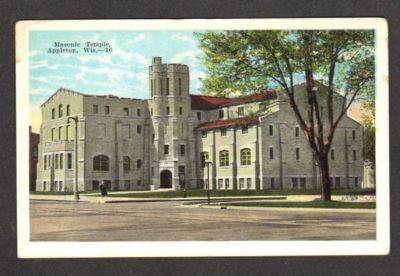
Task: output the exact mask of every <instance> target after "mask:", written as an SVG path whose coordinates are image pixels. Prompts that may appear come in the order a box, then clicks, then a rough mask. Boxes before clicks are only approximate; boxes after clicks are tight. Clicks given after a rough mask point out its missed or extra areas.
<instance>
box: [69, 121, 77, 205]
mask: <svg viewBox="0 0 400 276" xmlns="http://www.w3.org/2000/svg"><path fill="white" fill-rule="evenodd" d="M70 120H74V121H75V139H74V155H75V162H74V163H75V166H74V167H75V168H74V198H75V200H76V201H78V200H79V191H78V116H74V117H68V119H67V123H68V124H69V122H70Z"/></svg>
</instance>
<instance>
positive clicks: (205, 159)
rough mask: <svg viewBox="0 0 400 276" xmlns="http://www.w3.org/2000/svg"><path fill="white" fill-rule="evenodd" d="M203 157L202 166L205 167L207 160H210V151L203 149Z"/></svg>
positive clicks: (201, 155)
mask: <svg viewBox="0 0 400 276" xmlns="http://www.w3.org/2000/svg"><path fill="white" fill-rule="evenodd" d="M200 157H201V166H202V167H203V168H204V167H205V166H206V161H207V160H208V157H209V156H208V152H207V151H203V152H202V153H201V154H200Z"/></svg>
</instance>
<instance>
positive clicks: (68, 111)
mask: <svg viewBox="0 0 400 276" xmlns="http://www.w3.org/2000/svg"><path fill="white" fill-rule="evenodd" d="M69 115H70V110H69V104H67V116H69Z"/></svg>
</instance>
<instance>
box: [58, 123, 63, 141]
mask: <svg viewBox="0 0 400 276" xmlns="http://www.w3.org/2000/svg"><path fill="white" fill-rule="evenodd" d="M58 140H59V141H61V140H62V126H60V127H58Z"/></svg>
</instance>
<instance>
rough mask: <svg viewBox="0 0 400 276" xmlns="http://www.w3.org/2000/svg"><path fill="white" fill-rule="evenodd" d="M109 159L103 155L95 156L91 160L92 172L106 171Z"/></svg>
mask: <svg viewBox="0 0 400 276" xmlns="http://www.w3.org/2000/svg"><path fill="white" fill-rule="evenodd" d="M108 169H109V158H108V157H107V156H105V155H97V156H95V157H94V158H93V170H94V171H108Z"/></svg>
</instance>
